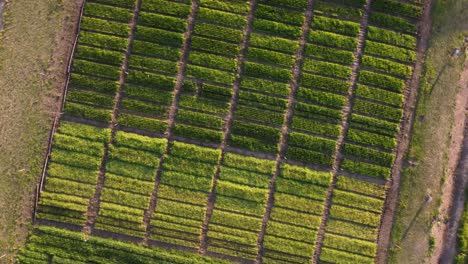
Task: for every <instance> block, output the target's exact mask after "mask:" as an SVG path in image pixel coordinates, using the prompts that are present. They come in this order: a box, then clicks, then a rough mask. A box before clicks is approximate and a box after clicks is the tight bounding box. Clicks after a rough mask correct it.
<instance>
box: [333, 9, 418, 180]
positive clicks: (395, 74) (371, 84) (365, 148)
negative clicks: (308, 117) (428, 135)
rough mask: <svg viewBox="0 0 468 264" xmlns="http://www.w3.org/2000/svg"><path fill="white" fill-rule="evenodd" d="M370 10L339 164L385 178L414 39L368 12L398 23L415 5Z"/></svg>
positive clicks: (387, 174)
mask: <svg viewBox="0 0 468 264" xmlns="http://www.w3.org/2000/svg"><path fill="white" fill-rule="evenodd" d="M372 8H373V10H372V12H371V18H370V23H371V24H372V25H374V24H375V25H376V26H377V27H376V26H370V27H369V29H368V32H367V40H366V44H365V49H364V56H363V59H362V64H361V68H362V70H361V71H360V72H359V79H358V83H359V84H358V86H357V90H356V97H357V98H356V99H355V100H354V104H353V109H352V111H353V113H352V115H351V120H350V127H351V129H350V130H349V132H348V134H347V135H346V142H349V143H346V144H345V149H344V154H345V159H344V161H343V164H342V168H343V169H345V170H348V171H350V172H353V173H358V174H363V175H367V176H371V177H376V178H383V179H388V178H389V177H390V173H391V167H392V165H393V160H394V155H393V154H390V153H391V152H392V151H393V150H394V148H395V147H396V139H395V135H396V132H398V126H399V122H400V119H401V117H402V115H403V110H402V106H403V100H404V96H403V90H404V88H405V85H406V84H405V81H406V80H407V79H408V78H409V77H410V76H411V74H412V70H413V69H412V65H410V64H411V63H413V62H414V61H415V59H416V53H415V51H414V49H415V47H416V38H415V36H412V35H408V34H402V33H401V32H403V33H410V32H408V31H407V30H403V29H402V28H401V25H402V24H401V23H400V24H399V23H395V24H394V25H393V24H386V25H382V24H379V23H378V22H376V21H374V20H373V19H372V17H373V15H372V14H373V11H374V10H380V11H383V10H385V12H388V13H393V12H395V16H394V18H395V19H397V20H395V21H399V20H398V19H405V18H402V17H401V15H403V16H405V15H408V13H405V12H409V11H408V10H412V11H411V12H416V11H415V10H416V9H418V8H416V7H415V6H412V5H410V4H404V3H400V2H396V1H391V0H389V1H380V2H379V3H374V4H373V6H372ZM414 8H416V9H414ZM387 9H388V10H387ZM395 10H399V11H395ZM405 10H406V11H405ZM376 14H377V17H382V16H381V15H379V13H376ZM385 16H386V17H387V18H389V17H392V16H388V15H385ZM388 21H391V20H388ZM405 21H407V22H408V23H410V22H411V23H414V21H411V20H407V19H405ZM381 26H382V27H384V28H385V29H384V28H380V27H381ZM350 143H354V144H358V145H354V144H350Z"/></svg>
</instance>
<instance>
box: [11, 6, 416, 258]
mask: <svg viewBox="0 0 468 264" xmlns="http://www.w3.org/2000/svg"><path fill="white" fill-rule="evenodd" d="M422 4H423V3H422V0H408V1H396V0H352V1H343V0H281V1H280V0H251V1H242V0H230V1H217V0H192V1H191V0H178V1H176V0H87V1H85V4H84V6H83V12H82V17H81V21H80V30H79V33H78V39H77V43H76V46H75V49H74V54H73V60H72V61H71V68H70V69H71V71H70V73H69V82H68V86H67V87H66V88H67V89H66V98H65V103H64V106H63V111H62V114H61V116H60V120H59V122H58V124H57V126H56V127H55V128H54V133H53V138H52V147H51V149H50V155H48V159H47V161H46V170H45V172H46V173H45V178H44V184H43V185H41V190H40V195H39V200H38V201H37V204H38V206H37V210H36V211H35V229H34V230H33V233H32V235H31V236H30V238H29V240H28V242H27V244H26V246H25V248H24V249H23V250H22V251H21V253H20V255H19V257H18V259H19V262H20V263H90V262H92V263H181V264H182V263H232V262H240V263H265V264H267V263H298V264H299V263H310V262H314V263H318V262H320V263H360V264H363V263H374V262H375V261H376V257H377V251H378V247H379V245H378V244H377V238H378V236H379V230H380V227H381V218H382V214H383V211H384V204H385V199H386V195H387V191H388V188H387V187H388V182H389V180H390V179H391V176H392V175H391V172H392V168H393V167H394V161H395V153H396V149H397V147H398V142H397V136H398V133H400V123H401V119H402V116H403V106H404V104H405V99H406V98H405V94H407V93H405V91H407V90H408V89H409V87H408V83H409V80H410V78H411V77H412V73H413V68H414V65H415V63H416V47H417V44H418V38H417V31H418V27H417V25H418V22H419V20H420V18H421V15H422V10H423V8H422ZM111 238H112V239H111Z"/></svg>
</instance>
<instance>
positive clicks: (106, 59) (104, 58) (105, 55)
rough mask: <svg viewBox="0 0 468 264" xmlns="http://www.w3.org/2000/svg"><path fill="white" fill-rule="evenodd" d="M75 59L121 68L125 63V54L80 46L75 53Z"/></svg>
mask: <svg viewBox="0 0 468 264" xmlns="http://www.w3.org/2000/svg"><path fill="white" fill-rule="evenodd" d="M75 58H81V59H87V60H93V61H97V62H102V63H106V64H113V65H118V66H120V64H122V62H123V59H124V54H122V53H120V52H116V51H110V50H105V49H100V48H92V47H87V46H82V45H78V47H77V49H76V52H75Z"/></svg>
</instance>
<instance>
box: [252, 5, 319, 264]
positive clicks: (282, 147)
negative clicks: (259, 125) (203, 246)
mask: <svg viewBox="0 0 468 264" xmlns="http://www.w3.org/2000/svg"><path fill="white" fill-rule="evenodd" d="M314 2H315V1H314V0H309V1H308V2H307V8H306V11H305V19H304V24H302V34H301V38H300V39H299V48H298V49H297V51H296V54H295V58H296V62H295V63H294V66H293V67H292V79H291V80H290V82H289V87H290V89H291V90H290V91H289V95H288V106H287V109H286V114H285V116H284V123H283V127H282V128H281V137H280V140H279V150H278V153H277V155H276V160H275V162H276V166H275V172H274V173H273V176H272V177H271V180H270V183H269V185H268V200H267V204H266V208H265V214H264V215H263V220H262V227H261V229H260V232H259V234H258V239H257V244H258V253H257V259H256V261H255V263H263V251H264V247H263V246H264V245H263V242H264V239H265V234H266V228H267V225H268V221H269V220H270V215H271V210H272V209H273V204H274V200H275V183H276V178H277V177H278V175H279V174H280V170H281V164H282V163H283V159H284V155H285V153H286V148H287V141H288V134H289V127H290V126H291V123H292V118H293V115H294V107H295V106H296V96H297V90H298V89H299V79H300V76H301V67H302V62H303V61H304V51H305V47H306V44H307V39H308V38H309V33H310V28H311V23H312V16H313V12H312V10H313V8H314Z"/></svg>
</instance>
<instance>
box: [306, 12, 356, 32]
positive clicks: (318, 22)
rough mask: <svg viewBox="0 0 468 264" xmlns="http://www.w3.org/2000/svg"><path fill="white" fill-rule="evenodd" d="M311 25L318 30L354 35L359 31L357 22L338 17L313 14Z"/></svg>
mask: <svg viewBox="0 0 468 264" xmlns="http://www.w3.org/2000/svg"><path fill="white" fill-rule="evenodd" d="M312 27H313V28H314V29H318V30H324V31H329V32H334V33H338V34H343V35H348V36H353V37H356V36H357V34H358V33H359V23H355V22H350V21H342V20H339V19H334V18H328V17H321V16H314V19H313V21H312Z"/></svg>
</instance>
